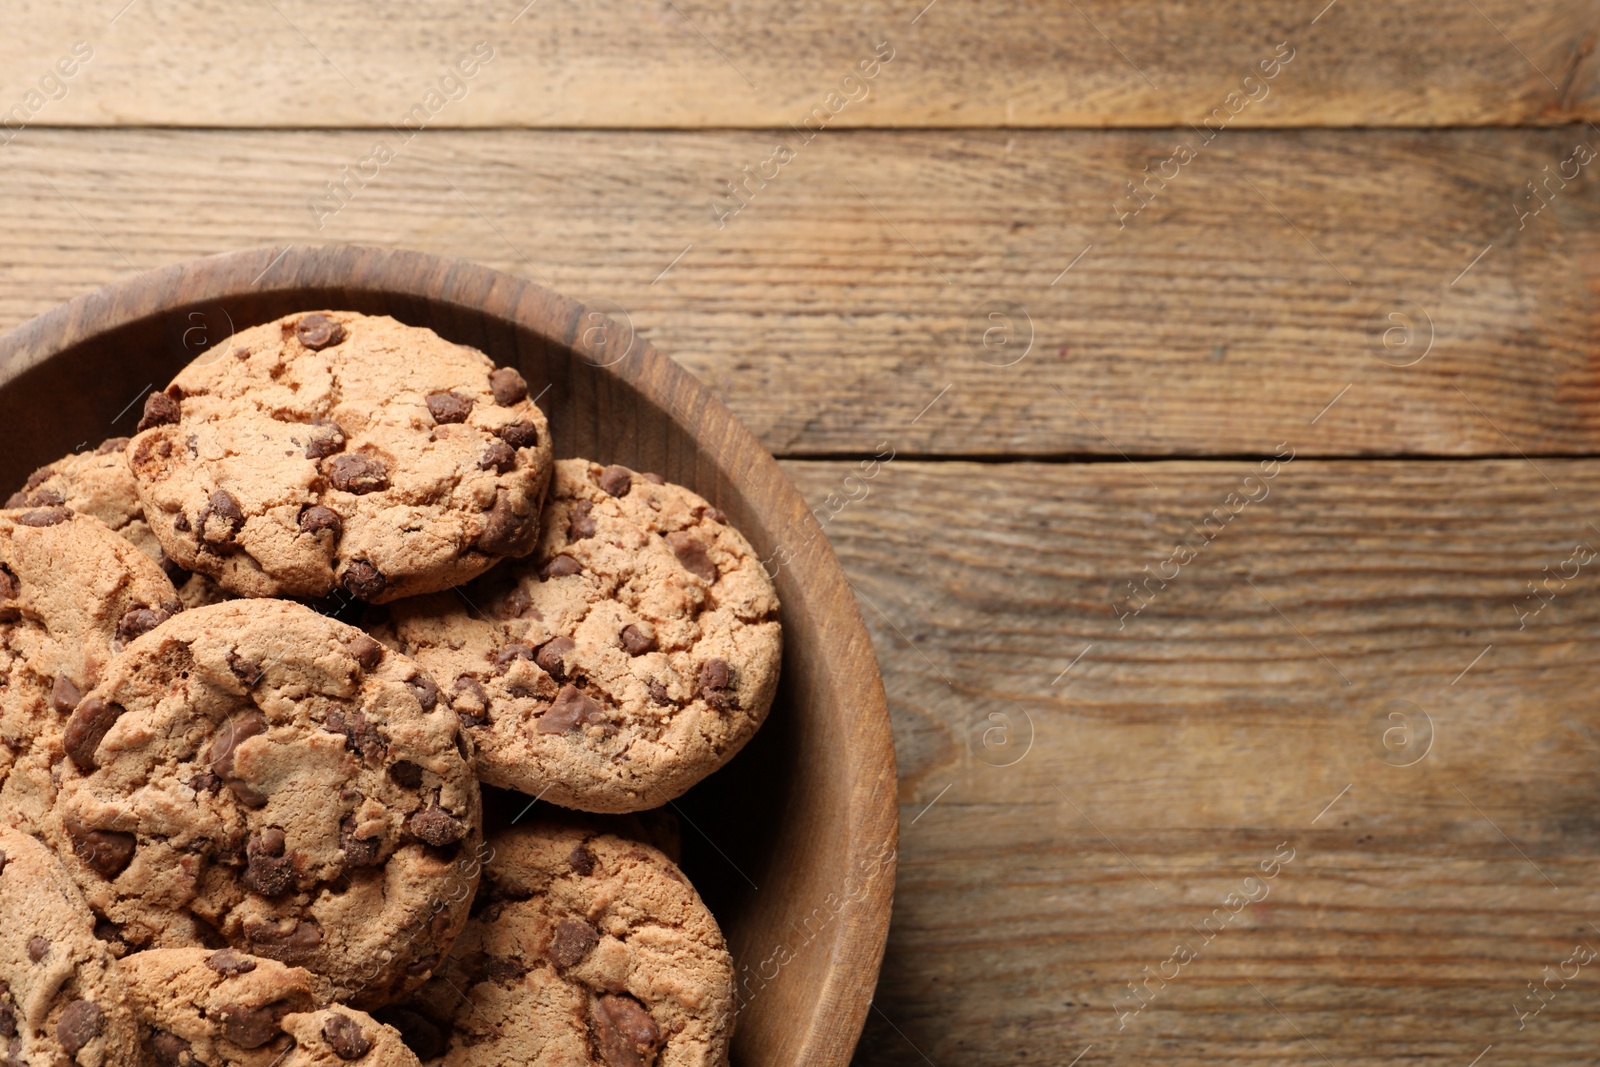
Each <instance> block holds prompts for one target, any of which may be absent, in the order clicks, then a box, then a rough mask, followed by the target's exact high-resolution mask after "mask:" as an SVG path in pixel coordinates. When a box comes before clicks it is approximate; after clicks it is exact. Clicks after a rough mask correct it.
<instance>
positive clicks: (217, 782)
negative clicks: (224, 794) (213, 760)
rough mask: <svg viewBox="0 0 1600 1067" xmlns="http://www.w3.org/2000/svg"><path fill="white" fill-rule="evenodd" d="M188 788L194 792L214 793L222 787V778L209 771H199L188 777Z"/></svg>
mask: <svg viewBox="0 0 1600 1067" xmlns="http://www.w3.org/2000/svg"><path fill="white" fill-rule="evenodd" d="M189 788H190V789H193V790H194V791H195V792H196V793H215V792H217V791H218V790H220V789H221V788H222V779H221V778H218V777H217V776H216V775H214V774H212V773H211V772H210V771H201V772H200V773H199V774H197V775H195V776H194V777H193V778H191V779H189Z"/></svg>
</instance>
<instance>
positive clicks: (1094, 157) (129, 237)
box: [0, 9, 1600, 457]
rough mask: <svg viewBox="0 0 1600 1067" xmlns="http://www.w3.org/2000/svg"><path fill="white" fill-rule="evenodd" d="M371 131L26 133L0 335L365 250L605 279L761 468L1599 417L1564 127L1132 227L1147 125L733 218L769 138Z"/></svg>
mask: <svg viewBox="0 0 1600 1067" xmlns="http://www.w3.org/2000/svg"><path fill="white" fill-rule="evenodd" d="M936 10H937V9H936ZM379 136H380V135H377V134H374V133H371V132H362V131H337V132H292V133H291V132H257V133H245V132H203V131H148V130H145V131H141V130H125V131H109V130H107V131H93V132H85V131H52V130H28V131H25V132H24V133H23V134H22V135H21V136H19V137H18V138H17V140H16V142H15V143H13V144H12V145H11V146H10V147H9V148H7V149H6V150H5V151H6V152H7V153H9V155H8V157H7V167H6V169H5V170H4V171H3V172H0V223H3V225H4V227H5V232H6V237H7V250H8V255H7V256H6V257H5V259H4V262H0V325H3V326H6V327H9V326H12V325H15V324H17V323H19V322H21V321H22V320H23V319H25V318H26V317H28V316H30V315H33V314H37V313H38V312H40V311H42V310H44V309H46V308H48V307H50V306H52V305H53V304H55V303H56V302H58V301H61V300H63V299H65V298H67V297H70V296H72V295H74V294H76V293H78V292H81V291H83V290H85V289H87V288H90V287H92V286H95V285H97V284H101V283H104V282H107V281H110V280H112V279H114V278H117V277H120V276H123V275H126V274H128V273H130V272H132V271H134V270H137V269H146V268H149V267H153V266H157V265H161V264H167V263H172V262H175V261H180V260H185V259H188V258H191V257H195V256H199V255H203V254H207V253H211V252H217V251H223V250H228V249H233V248H239V247H245V246H250V245H256V244H269V243H273V242H282V241H296V242H303V243H320V242H354V243H365V244H373V245H380V246H399V247H412V248H417V249H421V250H425V251H432V252H441V253H446V254H450V255H457V256H463V257H466V258H470V259H474V260H478V261H481V262H484V263H486V264H488V265H490V266H495V267H500V268H503V269H507V270H511V271H513V272H516V273H520V274H523V275H524V276H528V277H531V278H533V279H534V280H536V281H540V282H543V283H545V284H549V285H552V286H553V287H554V288H556V289H558V290H560V291H562V292H564V293H567V294H569V295H572V296H575V297H579V298H582V299H585V300H608V301H611V302H612V306H614V307H616V308H617V309H619V314H626V315H628V316H629V317H630V319H631V321H632V323H633V326H634V328H635V329H636V330H637V331H638V332H639V333H640V334H642V335H645V336H648V337H649V338H650V339H651V340H653V341H654V342H655V343H656V344H657V345H658V346H660V347H661V348H662V349H663V350H664V351H666V352H667V353H669V354H670V355H672V356H673V357H675V358H676V359H678V360H680V361H682V362H683V363H684V364H686V365H687V366H688V367H689V368H690V369H691V370H693V371H694V372H695V373H696V374H697V375H699V376H700V377H701V378H702V379H704V380H705V381H706V382H707V383H708V384H710V385H711V386H712V387H713V388H714V389H715V390H717V391H718V392H719V394H720V395H721V396H722V397H723V398H724V399H725V400H727V402H728V403H729V404H730V405H731V406H732V407H733V408H734V410H735V411H736V412H737V413H738V414H739V415H740V416H741V417H742V418H743V419H744V420H745V421H746V422H747V423H748V424H749V425H750V426H751V428H752V429H753V430H754V431H755V432H756V434H757V435H758V436H759V437H760V438H761V439H762V440H763V442H764V443H765V444H766V445H767V446H768V448H770V449H772V450H773V451H774V452H776V453H778V454H780V455H804V454H812V455H815V454H819V453H820V454H834V455H838V454H844V453H850V454H862V455H865V454H871V453H873V452H875V451H876V450H877V449H878V446H879V444H880V442H883V441H891V442H892V444H893V447H894V448H896V449H897V450H898V451H899V452H901V453H904V454H946V455H948V454H955V455H1019V454H1020V455H1043V456H1062V455H1104V456H1110V457H1118V456H1119V454H1126V455H1130V456H1138V455H1147V454H1211V455H1237V454H1244V453H1250V454H1266V453H1270V452H1271V450H1272V448H1273V447H1274V446H1275V445H1276V444H1277V443H1278V442H1280V441H1284V440H1292V441H1293V442H1295V443H1296V445H1297V446H1298V447H1301V448H1302V449H1304V450H1307V451H1310V452H1315V453H1319V454H1323V455H1339V454H1352V453H1424V454H1450V455H1474V454H1476V455H1484V454H1488V455H1513V456H1514V455H1516V454H1517V452H1518V451H1519V450H1520V451H1522V452H1526V453H1528V454H1530V455H1539V454H1545V453H1576V454H1585V453H1592V452H1594V451H1595V450H1596V447H1597V440H1600V380H1597V373H1596V369H1595V360H1594V351H1595V340H1596V338H1597V337H1600V301H1597V300H1596V299H1595V296H1596V294H1597V293H1600V257H1597V256H1596V255H1595V251H1594V249H1595V242H1594V236H1595V234H1596V233H1597V232H1600V197H1596V196H1595V195H1594V189H1595V185H1594V181H1595V179H1594V177H1593V174H1594V172H1595V171H1596V170H1597V169H1600V161H1597V162H1591V163H1589V164H1587V165H1586V166H1580V165H1579V163H1578V159H1579V158H1582V157H1581V156H1576V155H1575V146H1577V145H1580V144H1582V145H1585V146H1589V145H1593V146H1594V147H1595V148H1597V149H1600V137H1596V136H1595V135H1592V134H1588V133H1586V132H1583V133H1580V132H1579V131H1577V130H1573V129H1562V130H1547V131H1540V130H1476V131H1474V130H1450V131H1264V132H1254V133H1240V134H1233V133H1225V134H1223V135H1221V136H1218V137H1217V138H1216V139H1215V141H1213V142H1212V143H1211V144H1209V145H1204V144H1200V143H1199V139H1198V138H1192V140H1194V141H1195V142H1196V144H1197V151H1198V155H1197V156H1196V158H1194V159H1193V160H1192V161H1190V162H1189V163H1187V164H1186V165H1183V166H1181V168H1179V169H1178V171H1177V176H1176V177H1174V178H1173V179H1172V180H1171V181H1170V182H1169V183H1168V185H1167V188H1166V189H1164V190H1163V189H1161V188H1160V187H1159V185H1158V184H1156V181H1158V180H1159V179H1154V180H1152V181H1151V183H1150V184H1149V190H1150V191H1149V192H1146V193H1145V194H1144V195H1145V196H1146V197H1147V198H1148V201H1149V202H1148V204H1147V205H1146V206H1143V207H1142V208H1141V209H1140V210H1139V212H1138V214H1133V213H1132V212H1133V207H1134V206H1135V205H1137V204H1139V203H1140V201H1137V200H1134V199H1133V198H1132V197H1131V195H1128V194H1126V186H1125V182H1127V181H1128V180H1129V179H1130V176H1135V175H1141V176H1142V175H1143V173H1144V170H1143V168H1145V167H1147V166H1148V167H1151V168H1152V171H1151V173H1153V174H1158V173H1159V171H1160V170H1161V166H1162V161H1163V160H1166V159H1168V158H1169V157H1171V155H1172V153H1173V140H1174V136H1175V135H1174V134H1172V133H1170V132H1127V131H1118V132H1110V131H1089V132H1031V133H1029V132H1022V133H1006V132H996V131H987V132H962V131H938V132H899V133H891V132H867V131H862V132H854V133H846V134H841V135H837V136H829V137H826V138H819V139H818V141H817V142H816V143H815V144H814V145H813V146H811V147H810V148H808V149H807V150H806V152H804V153H803V154H801V155H800V156H799V157H798V158H796V159H795V160H794V161H793V162H792V163H791V164H790V165H789V166H788V167H786V168H785V169H784V170H783V172H782V176H781V177H780V178H777V179H774V180H773V181H772V182H769V183H768V186H767V188H765V189H763V190H759V191H758V192H757V193H756V194H755V195H753V196H752V198H751V199H750V200H749V202H748V205H747V206H745V207H744V208H743V209H742V210H741V211H740V212H739V213H737V214H730V216H729V217H728V218H727V219H726V220H725V221H724V222H723V224H722V225H721V226H720V227H719V225H718V223H717V220H716V219H715V218H714V217H713V215H712V212H711V210H710V208H711V205H712V203H713V197H714V195H715V194H716V192H717V183H718V179H719V178H720V177H721V176H725V175H733V174H737V173H738V168H739V167H741V166H743V165H745V164H746V163H749V162H751V161H758V160H760V159H762V158H764V157H765V154H766V153H767V152H768V151H770V138H768V137H767V136H766V135H762V134H756V133H739V132H705V133H682V134H668V135H662V134H656V133H627V134H618V133H593V132H575V131H560V132H525V131H499V132H477V133H466V132H441V133H427V134H424V135H422V136H420V137H418V138H417V139H416V140H415V141H414V142H411V143H410V144H407V145H404V146H401V147H398V149H397V151H398V155H396V156H395V158H393V159H392V160H390V161H389V162H388V163H387V164H385V165H384V166H382V167H379V168H378V169H377V174H376V177H374V178H373V179H372V180H371V181H370V182H367V183H366V184H365V185H359V184H355V183H352V184H351V185H349V186H348V191H347V192H346V193H345V194H344V197H345V199H343V200H340V199H334V198H332V197H331V196H329V194H328V193H327V191H326V190H327V185H328V183H329V182H330V181H331V180H333V179H338V178H340V176H341V174H342V173H343V169H344V168H347V167H348V168H350V173H352V174H355V173H356V172H357V170H358V169H359V168H360V166H361V161H362V160H363V159H364V158H373V157H372V156H371V153H373V151H374V141H375V140H378V139H379ZM1585 150H1587V148H1586V149H1585ZM374 166H376V164H374ZM1174 166H1177V164H1174ZM1546 168H1549V169H1548V170H1547V169H1546ZM1561 169H1565V170H1566V171H1567V172H1568V173H1569V174H1575V175H1576V177H1575V178H1573V179H1572V180H1571V181H1570V182H1568V183H1567V184H1566V186H1565V188H1563V187H1562V186H1561V181H1562V179H1560V178H1559V177H1549V175H1555V174H1556V172H1557V171H1558V170H1561ZM1167 172H1168V173H1172V171H1171V169H1168V171H1167ZM1536 178H1539V179H1542V180H1543V181H1545V182H1548V183H1549V185H1548V188H1549V192H1547V193H1543V194H1542V195H1544V196H1546V197H1548V198H1549V200H1548V203H1547V202H1546V200H1544V199H1538V198H1536V197H1535V196H1534V194H1533V193H1532V192H1529V191H1528V188H1527V185H1526V183H1528V182H1530V181H1532V180H1534V179H1536ZM1542 188H1544V187H1543V186H1541V189H1542ZM1119 195H1121V196H1123V197H1124V198H1123V199H1121V200H1118V199H1117V198H1118V197H1119ZM1535 207H1538V208H1539V213H1538V214H1533V213H1532V212H1533V210H1534V208H1535ZM1118 212H1121V214H1122V215H1123V216H1126V217H1123V218H1121V219H1119V215H1118ZM319 223H320V224H321V228H320V229H319V228H318V227H319ZM1519 227H1520V228H1519ZM1090 246H1092V247H1090ZM1086 250H1087V251H1086ZM1080 256H1081V257H1082V258H1079V257H1080ZM621 309H625V311H623V310H621ZM995 314H1009V315H1010V320H1009V321H1010V324H1011V326H1012V327H1013V329H1012V332H1011V333H1010V334H1003V333H1001V332H999V330H998V327H999V325H1000V324H1002V323H1004V322H1005V321H1007V320H1005V319H1003V318H993V317H992V316H993V315H995ZM1408 328H1409V330H1410V331H1411V332H1410V333H1409V334H1408V333H1407V332H1406V331H1407V329H1408ZM985 331H989V333H988V334H987V337H988V340H989V342H990V343H989V344H988V345H987V346H986V345H985V344H984V343H983V342H984V340H985V337H986V333H985ZM1030 333H1031V338H1032V344H1031V347H1029V346H1027V345H1026V344H1025V341H1026V340H1027V338H1028V336H1029V335H1030ZM1005 337H1009V339H1010V344H1008V345H999V344H996V343H994V342H995V341H996V340H997V339H1003V338H1005ZM1408 337H1409V343H1402V342H1406V341H1407V338H1408ZM1430 340H1431V346H1430V345H1429V341H1430ZM1418 359H1420V362H1415V363H1414V365H1409V366H1403V364H1407V363H1408V362H1410V361H1412V360H1418ZM1008 364H1009V365H1008ZM1330 404H1331V405H1332V406H1331V407H1330V406H1329V405H1330Z"/></svg>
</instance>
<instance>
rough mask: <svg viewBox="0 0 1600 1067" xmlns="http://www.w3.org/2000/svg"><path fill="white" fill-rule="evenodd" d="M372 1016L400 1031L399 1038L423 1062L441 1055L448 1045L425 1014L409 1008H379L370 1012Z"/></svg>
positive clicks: (437, 1028)
mask: <svg viewBox="0 0 1600 1067" xmlns="http://www.w3.org/2000/svg"><path fill="white" fill-rule="evenodd" d="M372 1017H373V1018H374V1019H375V1020H377V1021H378V1022H380V1023H383V1024H384V1025H385V1026H392V1027H394V1028H395V1029H396V1030H398V1031H400V1040H401V1041H403V1042H405V1046H406V1048H408V1049H410V1050H411V1051H412V1053H413V1054H414V1055H415V1056H416V1057H417V1059H419V1060H421V1061H423V1062H424V1063H425V1062H427V1061H428V1060H432V1059H437V1058H438V1057H440V1056H443V1055H444V1053H445V1049H446V1048H448V1047H449V1044H448V1042H446V1040H445V1036H444V1034H443V1032H441V1031H440V1029H439V1027H438V1026H436V1025H435V1024H434V1023H433V1022H432V1021H431V1020H430V1019H429V1018H428V1017H427V1016H425V1015H422V1014H420V1013H419V1012H414V1011H412V1010H411V1009H410V1008H379V1009H378V1010H377V1011H375V1012H373V1013H372Z"/></svg>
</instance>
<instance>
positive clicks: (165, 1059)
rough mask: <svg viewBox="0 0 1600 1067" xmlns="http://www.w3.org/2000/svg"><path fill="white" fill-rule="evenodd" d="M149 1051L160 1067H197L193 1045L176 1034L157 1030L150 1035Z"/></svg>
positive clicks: (197, 1062)
mask: <svg viewBox="0 0 1600 1067" xmlns="http://www.w3.org/2000/svg"><path fill="white" fill-rule="evenodd" d="M150 1051H151V1053H152V1054H154V1056H155V1058H156V1062H157V1063H159V1064H161V1067H199V1061H197V1060H196V1059H195V1058H194V1046H193V1045H191V1044H190V1043H189V1042H187V1041H185V1040H184V1039H183V1038H181V1037H179V1036H178V1035H177V1034H169V1033H167V1031H165V1030H157V1031H155V1032H154V1033H153V1034H151V1035H150Z"/></svg>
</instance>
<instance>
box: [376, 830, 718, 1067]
mask: <svg viewBox="0 0 1600 1067" xmlns="http://www.w3.org/2000/svg"><path fill="white" fill-rule="evenodd" d="M490 846H491V847H492V849H493V850H494V855H493V858H492V859H491V860H490V861H489V863H488V865H487V866H486V867H485V869H484V878H483V883H482V885H481V886H480V887H479V890H478V899H477V902H476V903H475V905H474V907H473V917H472V920H471V921H470V922H469V923H468V924H467V928H466V929H465V930H464V931H462V934H461V936H460V938H458V939H457V941H456V945H455V948H454V949H452V950H451V952H450V955H449V956H448V957H447V958H446V960H445V962H444V964H443V965H442V966H441V967H440V969H439V973H438V975H437V976H436V977H435V978H434V979H432V980H431V981H430V982H429V983H428V984H427V985H426V986H424V987H423V988H422V989H421V990H419V991H418V993H417V994H416V995H415V996H413V997H412V998H411V1000H410V1001H408V1002H407V1003H406V1004H404V1005H402V1006H400V1007H398V1008H389V1009H384V1010H380V1011H378V1012H377V1013H375V1015H376V1017H377V1018H378V1019H380V1020H384V1021H387V1022H390V1023H391V1024H392V1025H394V1026H396V1027H397V1028H398V1029H399V1030H400V1032H401V1033H402V1034H404V1035H405V1036H406V1038H407V1042H408V1044H410V1045H411V1048H412V1051H414V1052H416V1053H417V1056H418V1059H421V1060H422V1061H423V1062H425V1063H429V1064H443V1065H444V1067H500V1065H501V1064H507V1063H528V1064H534V1063H537V1064H552V1065H553V1064H567V1063H579V1064H584V1063H601V1064H606V1065H608V1067H649V1065H652V1064H653V1065H655V1067H719V1065H721V1064H725V1063H726V1062H727V1057H728V1041H729V1039H730V1037H731V1036H732V1033H733V1023H734V990H733V962H732V959H731V957H730V956H729V955H728V950H727V946H726V944H725V943H724V941H723V938H722V932H721V931H720V930H719V929H718V928H717V923H716V920H715V919H714V918H712V916H711V913H710V912H709V911H707V910H706V907H705V905H704V904H703V903H701V901H700V897H699V895H698V894H697V893H696V892H695V890H694V887H693V886H691V885H690V884H689V882H688V880H687V879H685V878H684V876H683V875H682V874H681V873H680V872H679V871H678V868H677V867H676V866H674V865H673V863H672V861H670V860H669V859H667V857H666V856H664V855H662V854H661V853H660V852H658V851H656V850H655V849H653V848H650V847H649V846H647V845H642V844H639V843H638V842H635V841H630V840H628V839H626V838H622V837H617V836H614V835H611V834H604V833H599V832H597V831H596V830H595V829H593V828H592V827H587V826H584V825H581V824H577V823H574V822H568V821H553V820H545V821H539V822H534V823H531V824H527V825H524V826H521V827H516V828H513V829H510V830H507V831H505V832H502V833H499V834H496V835H493V836H491V838H490Z"/></svg>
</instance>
